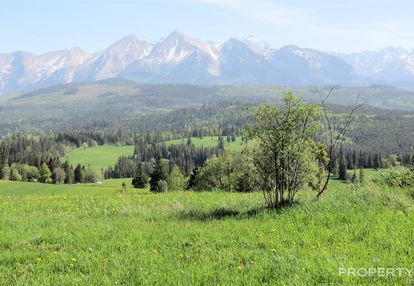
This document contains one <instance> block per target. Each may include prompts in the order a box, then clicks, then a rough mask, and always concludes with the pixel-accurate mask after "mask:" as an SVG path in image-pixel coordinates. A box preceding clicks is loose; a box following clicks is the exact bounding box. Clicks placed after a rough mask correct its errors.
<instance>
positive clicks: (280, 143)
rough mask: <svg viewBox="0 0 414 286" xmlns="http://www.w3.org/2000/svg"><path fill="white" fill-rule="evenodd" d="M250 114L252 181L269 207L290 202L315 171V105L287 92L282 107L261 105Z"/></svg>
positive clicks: (311, 178)
mask: <svg viewBox="0 0 414 286" xmlns="http://www.w3.org/2000/svg"><path fill="white" fill-rule="evenodd" d="M253 116H254V118H255V123H254V124H253V125H252V126H251V127H250V128H249V130H248V135H249V137H250V138H251V139H253V140H255V141H256V142H257V147H256V148H254V149H253V154H252V158H253V162H254V166H255V171H256V173H257V176H253V177H254V178H256V179H255V181H256V184H257V185H258V187H259V189H261V190H262V191H263V194H264V198H265V200H266V203H267V206H268V207H269V208H279V207H282V206H283V205H285V204H292V203H293V200H294V197H295V195H296V193H297V192H298V191H299V190H300V189H301V188H302V187H303V186H305V185H307V184H309V183H310V182H311V181H312V180H313V179H314V178H315V174H316V173H317V172H318V168H317V159H316V156H315V153H314V150H315V145H316V144H315V143H314V141H313V138H314V136H315V135H316V133H317V131H318V130H319V124H318V116H319V113H318V108H317V106H315V105H312V104H304V103H302V102H301V100H299V99H297V98H295V97H294V96H293V94H292V93H290V92H289V93H286V94H285V95H284V107H283V108H281V107H279V106H277V105H270V104H262V105H261V106H260V107H259V108H257V109H256V110H255V112H254V113H253Z"/></svg>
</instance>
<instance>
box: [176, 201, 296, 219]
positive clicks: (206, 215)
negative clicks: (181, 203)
mask: <svg viewBox="0 0 414 286" xmlns="http://www.w3.org/2000/svg"><path fill="white" fill-rule="evenodd" d="M295 205H296V203H294V204H293V205H289V206H288V205H285V206H283V207H281V208H277V209H270V208H267V207H264V206H263V207H255V208H251V209H248V210H245V211H240V210H237V209H233V208H226V207H220V208H216V209H212V210H201V209H190V210H184V211H181V212H179V213H178V218H179V219H182V220H194V221H211V220H222V219H226V218H233V219H246V218H251V217H256V216H258V215H260V214H262V213H275V214H280V213H282V212H283V211H284V210H286V209H289V208H294V207H295Z"/></svg>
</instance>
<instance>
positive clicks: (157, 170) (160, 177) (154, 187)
mask: <svg viewBox="0 0 414 286" xmlns="http://www.w3.org/2000/svg"><path fill="white" fill-rule="evenodd" d="M166 179H167V175H166V172H165V166H164V162H163V160H162V157H161V156H160V155H159V156H157V159H156V160H155V163H154V165H153V171H152V173H151V175H150V190H151V192H157V193H158V192H165V191H167V183H166V181H165V180H166Z"/></svg>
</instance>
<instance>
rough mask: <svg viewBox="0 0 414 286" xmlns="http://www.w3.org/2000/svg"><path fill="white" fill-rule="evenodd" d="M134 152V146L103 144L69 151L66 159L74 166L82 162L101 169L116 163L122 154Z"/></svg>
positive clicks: (126, 154) (127, 154) (130, 154)
mask: <svg viewBox="0 0 414 286" xmlns="http://www.w3.org/2000/svg"><path fill="white" fill-rule="evenodd" d="M133 153H134V146H112V145H103V146H97V147H90V148H78V149H75V150H73V151H72V152H71V153H69V154H68V155H67V156H66V157H65V159H67V160H68V161H69V162H70V163H71V164H72V165H73V166H74V167H75V166H76V165H77V164H78V163H80V164H82V165H85V166H91V167H92V168H94V169H96V170H100V169H102V168H103V169H105V168H107V167H108V166H113V165H115V163H116V161H117V160H118V157H120V156H122V155H125V156H132V154H133Z"/></svg>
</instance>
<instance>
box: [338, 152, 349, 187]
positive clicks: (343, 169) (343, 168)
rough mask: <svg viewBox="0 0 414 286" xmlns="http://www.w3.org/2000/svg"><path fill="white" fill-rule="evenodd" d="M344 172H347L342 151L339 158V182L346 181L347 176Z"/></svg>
mask: <svg viewBox="0 0 414 286" xmlns="http://www.w3.org/2000/svg"><path fill="white" fill-rule="evenodd" d="M346 171H347V166H346V162H345V155H344V153H343V151H342V150H341V152H340V157H339V172H338V179H339V180H342V181H346V180H347V179H348V175H347V172H346Z"/></svg>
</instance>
